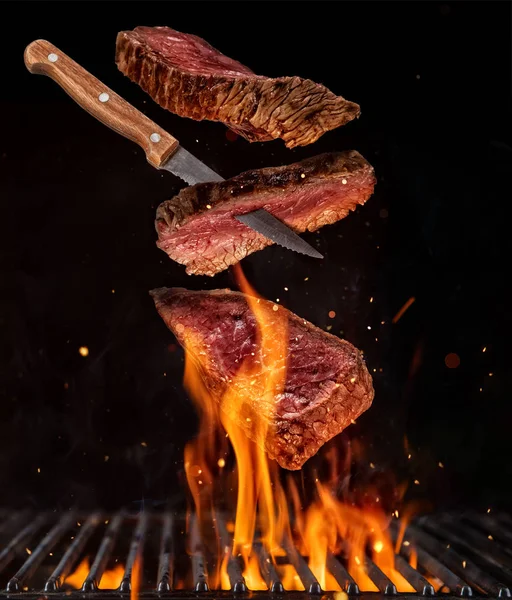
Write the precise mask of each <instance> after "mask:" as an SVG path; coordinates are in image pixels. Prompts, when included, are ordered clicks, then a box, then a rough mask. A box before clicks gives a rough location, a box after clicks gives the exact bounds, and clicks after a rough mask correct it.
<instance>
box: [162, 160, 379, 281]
mask: <svg viewBox="0 0 512 600" xmlns="http://www.w3.org/2000/svg"><path fill="white" fill-rule="evenodd" d="M375 181H376V180H375V175H374V171H373V168H372V167H371V165H370V164H369V163H368V162H367V161H366V160H365V159H364V158H363V157H362V156H361V155H360V154H359V153H358V152H356V151H355V150H351V151H347V152H338V153H328V154H321V155H319V156H315V157H313V158H308V159H306V160H303V161H301V162H298V163H295V164H292V165H287V166H283V167H269V168H266V169H257V170H253V171H247V172H245V173H242V174H241V175H238V176H237V177H233V178H232V179H228V180H226V181H222V182H218V183H200V184H198V185H195V186H190V187H187V188H185V189H183V190H182V191H181V192H180V193H179V194H178V195H177V196H175V197H174V198H172V199H171V200H167V201H166V202H163V203H162V204H161V205H160V206H159V207H158V210H157V214H156V223H155V225H156V229H157V232H158V242H157V245H158V247H159V248H161V249H162V250H164V251H165V252H166V253H167V254H168V255H169V257H170V258H172V259H173V260H175V261H176V262H179V263H181V264H184V265H186V267H187V273H189V274H196V275H212V276H213V275H215V274H216V273H218V272H220V271H222V270H224V269H227V268H228V267H229V266H230V265H233V264H236V263H237V262H239V261H240V260H242V259H243V258H244V257H246V256H248V255H249V254H251V253H252V252H256V251H257V250H261V249H263V248H265V247H266V246H268V245H270V244H272V242H271V241H270V240H269V239H268V238H266V237H264V236H262V235H260V234H259V233H257V232H255V231H254V230H252V229H251V228H249V227H248V226H246V225H244V224H243V223H240V222H239V221H238V220H236V219H235V218H234V217H235V216H236V215H242V214H246V213H249V212H252V211H254V210H257V209H259V208H264V209H265V210H266V211H268V212H269V213H271V214H273V215H274V216H275V217H277V218H278V219H280V220H281V221H283V222H284V223H286V225H288V226H289V227H290V228H291V229H293V230H294V231H295V232H297V233H302V232H304V231H316V230H317V229H320V227H323V226H324V225H329V224H331V223H335V222H336V221H339V220H340V219H343V218H344V217H346V216H347V215H348V213H349V212H350V211H351V210H355V208H356V206H357V205H358V204H364V203H365V202H366V200H368V198H369V197H370V196H371V194H372V193H373V188H374V185H375Z"/></svg>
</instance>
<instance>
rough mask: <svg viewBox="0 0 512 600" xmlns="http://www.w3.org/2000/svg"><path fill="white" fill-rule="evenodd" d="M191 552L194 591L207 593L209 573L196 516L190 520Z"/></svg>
mask: <svg viewBox="0 0 512 600" xmlns="http://www.w3.org/2000/svg"><path fill="white" fill-rule="evenodd" d="M190 551H191V554H192V579H193V581H194V591H196V592H207V591H208V590H209V586H208V571H207V570H206V565H205V560H204V552H203V544H202V542H201V537H200V535H199V526H198V524H197V518H196V517H195V516H193V517H191V519H190Z"/></svg>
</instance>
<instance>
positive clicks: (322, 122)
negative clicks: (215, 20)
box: [116, 27, 360, 148]
mask: <svg viewBox="0 0 512 600" xmlns="http://www.w3.org/2000/svg"><path fill="white" fill-rule="evenodd" d="M116 63H117V66H118V67H119V69H120V70H121V72H122V73H124V74H125V75H127V76H128V77H129V78H130V79H131V80H132V81H134V82H135V83H138V84H139V85H140V87H141V88H142V89H143V90H144V91H146V92H147V93H148V94H149V95H150V96H151V97H152V98H153V100H155V102H158V104H160V105H161V106H163V108H166V109H167V110H170V111H171V112H173V113H176V114H178V115H180V116H182V117H189V118H191V119H196V120H202V119H209V120H212V121H221V122H223V123H225V124H226V125H227V126H228V127H230V128H231V129H232V130H233V131H236V132H237V133H238V134H240V135H241V136H243V137H245V138H246V139H248V140H249V141H251V142H253V141H260V142H264V141H268V140H272V139H276V138H281V139H283V140H284V142H285V144H286V146H287V147H288V148H293V147H295V146H305V145H307V144H312V143H313V142H315V141H316V140H317V139H318V138H319V137H320V136H321V135H323V134H324V133H325V132H326V131H329V130H331V129H335V128H337V127H340V126H341V125H344V124H345V123H347V122H348V121H351V120H352V119H354V118H356V117H358V116H359V113H360V110H359V106H358V105H357V104H355V103H353V102H349V101H347V100H345V99H344V98H342V97H341V96H336V95H335V94H333V93H332V92H331V91H330V90H328V89H327V88H326V87H324V86H323V85H320V84H318V83H315V82H313V81H311V80H309V79H302V78H300V77H279V78H276V79H272V78H269V77H263V76H259V75H255V74H254V73H253V72H252V71H251V70H250V69H248V68H247V67H245V66H243V65H242V64H240V63H239V62H237V61H235V60H233V59H231V58H229V57H227V56H224V55H223V54H222V53H220V52H219V51H218V50H216V49H215V48H213V47H212V46H210V45H209V44H208V43H207V42H205V41H204V40H202V39H201V38H198V37H197V36H194V35H190V34H185V33H180V32H179V31H175V30H173V29H170V28H169V27H136V28H135V29H134V30H133V31H121V32H120V33H119V34H118V36H117V44H116Z"/></svg>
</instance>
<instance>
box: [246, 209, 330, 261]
mask: <svg viewBox="0 0 512 600" xmlns="http://www.w3.org/2000/svg"><path fill="white" fill-rule="evenodd" d="M235 219H237V220H238V221H240V222H241V223H244V225H247V226H248V227H250V228H251V229H254V231H257V232H258V233H261V235H264V236H265V237H266V238H268V239H269V240H272V241H273V242H275V243H276V244H279V245H280V246H283V247H284V248H288V250H294V251H295V252H300V254H306V255H307V256H311V257H312V258H323V256H322V255H321V254H320V252H318V251H317V250H315V249H314V248H313V246H310V245H309V244H308V243H307V242H306V241H305V240H303V239H302V238H301V237H300V236H299V235H297V234H296V233H295V232H294V231H292V230H291V229H290V228H289V227H288V225H285V224H284V223H283V222H282V221H280V220H279V219H276V217H274V215H271V214H270V213H269V212H267V211H266V210H264V209H262V208H260V209H258V210H255V211H253V212H250V213H247V214H245V215H238V216H236V217H235Z"/></svg>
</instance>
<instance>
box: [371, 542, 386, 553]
mask: <svg viewBox="0 0 512 600" xmlns="http://www.w3.org/2000/svg"><path fill="white" fill-rule="evenodd" d="M383 548H384V544H383V542H382V541H381V540H377V541H376V542H375V544H373V549H374V550H375V552H377V554H379V553H380V552H382V549H383Z"/></svg>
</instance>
